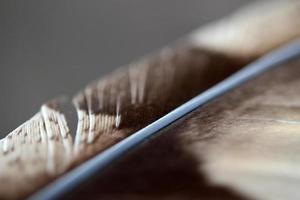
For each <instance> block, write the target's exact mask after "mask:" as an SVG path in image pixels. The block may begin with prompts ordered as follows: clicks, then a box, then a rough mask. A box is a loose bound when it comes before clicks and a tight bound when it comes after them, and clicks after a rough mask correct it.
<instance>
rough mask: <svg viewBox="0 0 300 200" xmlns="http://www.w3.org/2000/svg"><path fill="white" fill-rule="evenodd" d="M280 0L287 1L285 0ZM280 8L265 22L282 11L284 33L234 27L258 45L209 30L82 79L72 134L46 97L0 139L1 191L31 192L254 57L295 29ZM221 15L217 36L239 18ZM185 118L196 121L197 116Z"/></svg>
mask: <svg viewBox="0 0 300 200" xmlns="http://www.w3.org/2000/svg"><path fill="white" fill-rule="evenodd" d="M296 3H297V2H296V1H295V5H298V4H296ZM272 5H273V4H272ZM275 5H277V7H276V6H272V9H273V10H272V13H277V11H279V10H281V9H282V8H283V7H282V6H283V5H285V4H284V3H279V4H275ZM286 5H291V3H290V1H287V3H286ZM287 7H288V6H287ZM266 10H268V8H266ZM264 12H265V11H264V10H263V11H260V12H257V10H256V9H254V12H253V15H250V14H249V15H247V17H245V18H243V20H244V23H247V21H248V20H250V19H251V18H252V17H253V16H257V15H263V14H264ZM279 13H280V14H278V15H277V14H276V15H271V16H270V17H268V18H266V19H267V20H265V23H266V22H268V23H270V25H271V24H277V22H278V20H279V19H281V18H284V19H285V20H287V19H288V20H289V21H290V22H291V23H289V24H288V25H286V30H287V32H288V33H289V34H283V35H282V34H277V32H278V29H269V28H268V27H264V26H261V24H260V23H258V24H259V26H257V24H256V23H254V22H253V23H250V24H249V27H248V29H249V30H253V32H244V31H240V32H239V31H238V32H237V33H235V34H234V36H235V38H236V39H238V38H240V39H242V38H245V36H246V35H247V36H249V35H251V37H252V39H253V41H254V40H255V39H256V38H257V39H258V41H259V44H258V43H256V45H254V46H253V45H252V46H251V45H248V44H247V43H246V44H245V46H244V47H243V51H240V52H238V51H236V52H235V53H232V52H233V51H231V49H230V48H229V47H228V51H227V50H226V47H224V46H223V43H222V42H220V43H219V44H220V46H216V45H215V44H216V42H217V41H218V40H216V37H211V44H210V42H209V41H210V39H209V37H208V38H206V39H205V41H207V42H208V43H207V44H202V43H199V42H198V41H199V40H195V37H189V38H188V39H187V40H185V41H183V42H182V43H181V44H179V45H175V46H172V47H169V48H164V49H163V50H161V51H160V52H158V53H157V54H154V55H152V56H149V57H146V58H145V59H142V60H140V61H137V62H135V63H132V64H131V65H129V66H128V67H125V68H121V69H120V70H117V71H115V72H113V73H112V74H110V75H108V76H105V77H103V78H101V79H100V80H99V81H96V82H94V83H92V84H91V85H89V86H87V87H86V88H85V89H84V91H82V92H80V93H78V95H76V97H75V98H74V99H73V104H74V106H75V108H76V110H77V116H78V124H77V125H78V126H77V131H76V134H75V137H74V138H72V136H71V134H70V128H69V127H68V124H67V122H68V119H66V113H63V111H62V109H61V108H60V107H59V105H57V104H56V103H55V102H50V103H46V104H44V105H43V106H42V107H41V109H40V111H39V112H38V113H37V114H36V115H35V116H34V117H33V118H32V119H30V120H28V121H27V122H25V123H24V124H23V125H21V126H20V127H19V128H17V129H16V130H15V131H13V132H12V133H10V134H9V135H7V136H6V137H5V138H3V139H1V141H0V153H1V154H0V166H1V170H0V198H1V199H2V198H3V199H16V198H23V197H25V196H27V195H29V194H30V193H32V192H33V191H35V190H37V189H39V188H40V187H42V186H43V185H45V184H46V183H48V182H50V181H51V180H53V179H55V178H56V177H58V176H59V175H61V174H62V173H64V172H66V171H68V170H69V169H71V168H72V167H74V166H76V165H78V164H80V163H81V162H83V161H85V160H86V159H88V158H90V157H91V156H93V155H95V154H96V153H99V152H101V151H102V150H104V149H105V148H107V147H109V146H111V145H112V144H114V143H116V142H117V141H120V140H121V139H123V138H124V137H126V136H128V135H130V134H132V133H133V132H134V131H136V130H138V129H140V128H141V127H143V126H145V125H146V124H149V123H150V122H152V121H153V120H155V119H157V118H159V117H160V116H162V115H164V114H166V113H167V112H169V111H170V110H172V109H173V108H175V107H176V106H178V105H180V104H181V103H183V102H185V101H186V100H188V99H190V98H191V97H193V96H195V95H196V94H198V93H200V92H201V91H203V90H205V89H207V88H209V87H210V86H212V85H214V84H215V83H217V82H219V81H220V80H222V79H224V78H225V77H227V76H228V75H230V74H231V73H232V72H234V71H236V70H237V69H239V68H240V67H242V66H243V65H245V64H246V63H248V62H249V61H251V60H253V59H254V58H255V57H257V56H261V55H263V54H264V53H266V52H268V51H269V50H270V49H272V48H274V47H276V46H278V45H281V44H283V43H285V42H287V41H290V40H292V39H294V38H295V37H296V36H299V35H300V33H299V28H298V27H300V26H297V27H294V26H295V24H297V23H298V18H297V16H298V15H299V14H298V13H295V12H294V10H293V9H287V10H286V11H285V12H279ZM263 19H265V18H263ZM294 21H297V22H294ZM225 22H226V21H225ZM225 22H224V23H222V24H221V25H222V26H221V25H220V27H222V28H220V30H219V31H220V33H221V35H222V31H223V30H224V31H225V30H230V27H239V26H240V23H237V24H236V26H235V25H234V23H235V20H234V19H232V18H229V19H228V20H227V22H226V23H225ZM239 22H240V21H239ZM226 24H227V25H228V26H227V25H226ZM216 26H219V25H218V24H217V25H214V27H216ZM273 26H274V25H273ZM205 30H207V29H205ZM213 30H215V28H213ZM216 30H218V29H216ZM254 30H255V31H254ZM201 31H202V30H201ZM203 32H204V31H203ZM216 32H218V31H216ZM252 33H253V34H252ZM261 34H267V35H270V38H271V39H272V42H271V43H270V42H269V40H267V39H266V40H263V41H262V40H260V35H261ZM201 37H203V36H199V37H198V38H201ZM196 38H197V37H196ZM225 39H226V38H225ZM220 41H223V39H221V38H220ZM234 44H238V45H241V43H240V42H239V43H235V42H234V41H233V42H232V46H234ZM247 46H248V47H247ZM210 47H211V48H210ZM262 47H263V48H262ZM240 48H241V47H240ZM247 48H251V51H249V52H253V51H256V52H258V53H257V54H252V53H249V54H248V53H245V52H248V51H244V50H245V49H247ZM271 119H273V118H271ZM271 119H269V120H271ZM191 123H195V126H197V122H195V121H191ZM213 125H214V124H213ZM210 128H211V129H213V128H214V126H211V127H210ZM194 139H195V140H196V139H197V138H194ZM190 140H193V137H191V138H190ZM170 142H171V140H170ZM166 159H168V158H167V157H166ZM175 164H178V165H179V166H183V165H180V164H179V163H175ZM161 175H162V176H163V174H161ZM189 177H191V176H189ZM28 183H30V184H28ZM191 186H192V185H191ZM16 188H17V189H16ZM16 191H17V192H16Z"/></svg>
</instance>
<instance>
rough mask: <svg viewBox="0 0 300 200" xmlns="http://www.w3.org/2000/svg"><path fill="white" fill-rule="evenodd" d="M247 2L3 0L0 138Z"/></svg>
mask: <svg viewBox="0 0 300 200" xmlns="http://www.w3.org/2000/svg"><path fill="white" fill-rule="evenodd" d="M249 1H250V0H248V1H246V0H219V1H217V0H161V1H157V0H101V1H96V0H85V1H82V0H70V1H64V0H55V1H54V0H51V1H40V0H36V1H32V0H27V1H16V0H2V1H0V91H1V96H0V113H1V115H0V135H1V136H4V135H5V134H7V133H8V132H9V131H11V130H13V129H14V128H16V126H18V125H20V124H21V123H23V122H24V121H25V120H27V119H28V118H29V117H31V116H32V115H33V114H35V113H36V112H37V111H38V109H39V106H40V105H41V104H42V103H43V102H44V101H46V100H49V99H51V98H54V97H56V96H59V95H62V94H67V95H70V96H71V95H73V94H74V93H76V92H77V91H78V90H79V89H81V88H83V87H84V86H85V85H86V84H87V83H89V82H90V81H92V80H94V79H97V78H99V77H101V75H103V74H105V73H108V72H110V71H112V70H113V69H115V68H116V67H118V66H120V65H124V64H126V63H128V62H130V61H132V60H134V59H136V58H138V57H140V56H143V55H145V54H147V53H149V52H152V51H155V50H156V49H158V48H159V47H161V46H164V45H166V44H168V43H170V42H172V41H174V40H176V39H177V38H179V37H181V36H183V35H184V34H186V33H188V32H190V31H191V30H193V29H195V28H197V27H199V26H200V25H202V24H204V23H207V22H209V21H212V20H214V19H217V18H220V17H223V16H224V15H226V14H229V13H230V12H232V11H233V10H234V9H236V8H238V7H240V6H241V5H243V4H246V3H248V2H249Z"/></svg>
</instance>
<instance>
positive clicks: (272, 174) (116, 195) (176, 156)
mask: <svg viewBox="0 0 300 200" xmlns="http://www.w3.org/2000/svg"><path fill="white" fill-rule="evenodd" d="M299 75H300V59H299V58H298V59H297V60H295V61H292V62H290V63H288V64H286V65H284V66H281V67H279V68H276V69H275V70H272V71H270V72H268V73H266V74H264V75H263V76H261V77H259V78H257V79H255V80H253V81H251V82H249V83H247V84H245V85H243V86H241V87H239V88H238V89H235V90H234V91H232V92H229V93H228V94H226V95H224V96H221V97H219V98H218V99H216V100H215V101H213V102H211V103H209V104H207V105H206V106H204V107H202V108H199V109H198V110H196V111H195V112H193V113H191V114H190V115H189V116H187V117H185V118H184V119H182V120H180V121H179V122H177V123H175V124H173V125H172V126H170V127H169V128H168V129H167V130H164V131H162V133H161V135H157V136H155V137H154V138H152V139H151V140H150V141H146V142H145V143H144V144H143V145H141V146H140V147H139V148H137V149H136V150H134V151H133V152H131V153H130V154H129V155H127V156H126V157H124V158H123V159H121V160H120V161H118V162H116V163H115V164H114V165H112V166H110V167H109V168H108V169H107V170H106V171H105V173H103V174H102V175H99V177H98V178H97V179H95V180H94V181H92V182H91V183H89V184H88V185H86V186H85V187H82V188H80V189H79V190H77V191H76V192H74V193H73V194H70V196H69V198H71V199H77V198H78V197H85V198H90V199H199V198H201V199H270V200H271V199H272V200H274V199H278V200H279V199H299V195H300V194H299V183H300V175H299V167H300V157H299V154H300V147H299V143H300V135H299V131H300V112H299V111H300V101H299V99H300V94H299V92H297V90H298V89H299V87H300V80H299Z"/></svg>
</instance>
